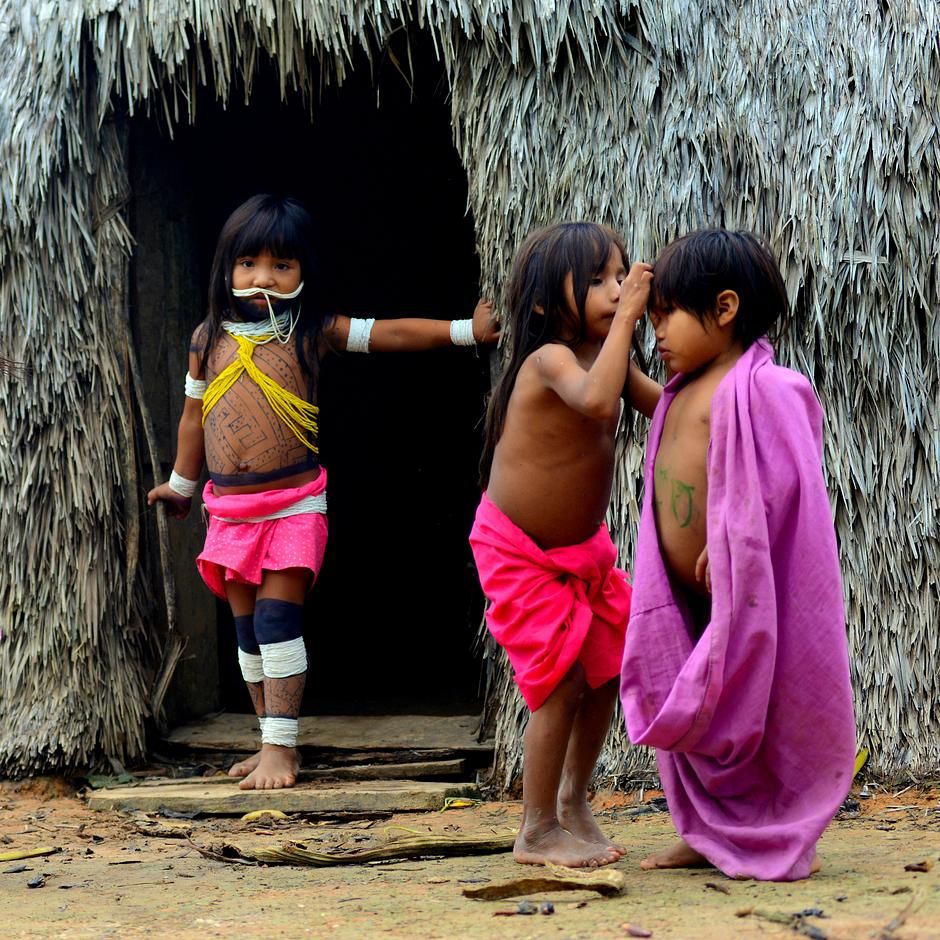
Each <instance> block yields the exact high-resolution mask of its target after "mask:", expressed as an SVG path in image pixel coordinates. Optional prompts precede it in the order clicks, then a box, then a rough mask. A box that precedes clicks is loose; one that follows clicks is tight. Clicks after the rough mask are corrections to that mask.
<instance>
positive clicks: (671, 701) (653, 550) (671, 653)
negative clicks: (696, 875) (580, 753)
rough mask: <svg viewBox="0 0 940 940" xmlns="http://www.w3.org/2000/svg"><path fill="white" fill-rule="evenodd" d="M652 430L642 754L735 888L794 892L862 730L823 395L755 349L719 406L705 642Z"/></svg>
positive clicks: (640, 650)
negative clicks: (661, 485)
mask: <svg viewBox="0 0 940 940" xmlns="http://www.w3.org/2000/svg"><path fill="white" fill-rule="evenodd" d="M683 381H684V377H683V376H681V375H678V376H676V377H675V378H674V379H673V380H672V381H671V382H670V383H669V384H668V385H667V386H666V388H665V390H664V393H663V397H662V401H661V402H660V404H659V407H658V409H657V411H656V413H655V415H654V416H653V424H652V427H651V429H650V436H649V445H648V453H647V460H646V473H645V483H646V495H645V500H644V505H643V514H642V518H641V522H640V534H639V540H638V544H637V557H636V572H635V581H634V588H633V606H632V611H631V618H630V625H629V629H628V630H627V636H626V646H625V649H624V659H623V669H622V672H621V688H620V694H621V700H622V702H623V709H624V716H625V720H626V726H627V732H628V734H629V736H630V740H631V741H633V742H634V743H635V744H644V745H649V746H652V747H654V748H656V749H657V755H656V756H657V759H658V763H659V771H660V776H661V778H662V783H663V789H664V791H665V794H666V799H667V801H668V804H669V809H670V811H671V813H672V818H673V821H674V823H675V826H676V829H677V830H678V832H679V834H680V835H681V836H682V838H683V839H684V840H685V841H686V842H687V843H688V844H689V845H690V846H691V847H692V848H693V849H695V850H696V851H697V852H700V853H701V854H702V855H704V856H705V857H706V858H707V859H708V860H709V861H710V862H711V863H712V864H714V865H715V866H717V867H718V868H720V869H721V870H722V871H723V872H724V873H725V874H726V875H728V876H730V877H732V878H736V877H751V878H759V879H763V880H771V881H792V880H796V879H799V878H805V877H807V876H808V875H809V874H810V867H811V865H812V861H813V857H814V854H815V846H816V842H817V840H818V839H819V836H820V834H821V833H822V831H823V830H824V829H825V828H826V826H827V825H828V823H829V822H830V820H831V819H832V817H833V816H834V814H835V812H836V811H837V809H838V807H839V805H840V804H841V802H842V800H843V799H844V798H845V796H846V794H847V793H848V790H849V787H850V784H851V782H852V772H853V765H854V757H855V725H854V718H853V712H852V691H851V686H850V683H849V665H848V652H847V644H846V632H845V614H844V607H843V600H842V579H841V573H840V569H839V558H838V551H837V547H836V540H835V532H834V529H833V524H832V514H831V509H830V506H829V498H828V495H827V492H826V487H825V483H824V480H823V475H822V471H821V467H820V464H821V452H822V411H821V409H820V407H819V403H818V401H817V400H816V396H815V394H814V393H813V390H812V388H811V386H810V384H809V382H808V381H807V380H806V379H805V378H804V377H803V376H801V375H799V374H798V373H796V372H792V371H790V370H789V369H784V368H782V367H780V366H777V365H775V364H774V362H773V350H772V349H771V347H770V345H769V343H767V342H766V341H765V340H760V341H758V342H757V343H755V344H754V345H752V346H751V347H750V348H749V349H748V350H747V352H745V354H744V355H743V356H742V357H741V358H740V359H739V360H738V362H737V363H736V364H735V366H734V368H733V369H732V370H731V371H730V372H729V373H728V375H726V376H725V377H724V379H723V380H722V381H721V383H720V385H719V386H718V388H717V390H716V391H715V394H714V397H713V399H712V404H711V438H710V443H709V449H708V458H707V461H708V506H707V521H708V553H709V561H710V564H711V580H712V613H711V621H710V622H709V624H708V625H707V626H706V628H705V631H704V633H703V634H702V636H701V638H700V639H699V640H698V641H697V642H695V641H694V640H693V639H692V629H691V626H692V625H691V619H690V617H689V613H688V609H687V607H686V604H685V601H684V599H683V596H682V592H681V591H679V590H674V588H673V586H672V584H671V583H670V579H669V576H668V574H667V572H666V569H665V567H664V564H663V559H662V555H661V553H660V549H659V537H658V534H657V527H656V519H655V517H654V511H653V468H654V465H655V461H656V454H657V451H658V448H659V443H660V440H661V437H662V432H663V424H664V421H665V417H666V412H667V411H668V409H669V406H670V403H671V402H672V399H673V398H674V397H675V394H676V392H677V391H678V390H679V389H680V388H681V386H682V383H683Z"/></svg>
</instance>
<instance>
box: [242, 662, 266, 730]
mask: <svg viewBox="0 0 940 940" xmlns="http://www.w3.org/2000/svg"><path fill="white" fill-rule="evenodd" d="M238 665H239V666H241V670H242V678H243V679H244V680H245V682H264V666H263V665H262V663H261V656H260V655H259V654H258V653H246V652H245V651H244V650H239V651H238ZM262 730H264V729H262Z"/></svg>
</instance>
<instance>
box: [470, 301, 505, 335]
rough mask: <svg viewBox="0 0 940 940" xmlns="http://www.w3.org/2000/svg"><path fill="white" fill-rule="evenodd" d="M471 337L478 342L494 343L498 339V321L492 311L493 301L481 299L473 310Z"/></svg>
mask: <svg viewBox="0 0 940 940" xmlns="http://www.w3.org/2000/svg"><path fill="white" fill-rule="evenodd" d="M473 338H474V339H475V340H476V341H477V342H478V343H486V344H488V343H495V342H496V340H498V339H499V321H498V320H497V319H496V315H495V314H494V313H493V301H492V300H481V301H479V303H477V305H476V309H475V310H474V311H473Z"/></svg>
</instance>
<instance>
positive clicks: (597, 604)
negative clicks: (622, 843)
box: [470, 222, 659, 866]
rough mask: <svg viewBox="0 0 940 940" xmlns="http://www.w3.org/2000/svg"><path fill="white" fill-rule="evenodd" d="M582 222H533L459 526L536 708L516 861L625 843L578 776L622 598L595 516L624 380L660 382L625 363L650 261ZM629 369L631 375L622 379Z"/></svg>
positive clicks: (613, 655) (587, 856) (617, 633)
mask: <svg viewBox="0 0 940 940" xmlns="http://www.w3.org/2000/svg"><path fill="white" fill-rule="evenodd" d="M625 259H626V254H625V252H624V249H623V245H622V243H621V241H620V239H619V238H618V237H617V236H616V235H615V234H614V233H613V232H612V231H611V230H610V229H608V228H606V227H604V226H601V225H595V224H592V223H587V222H573V223H561V224H557V225H552V226H549V227H548V228H545V229H541V230H539V231H536V232H534V233H532V234H531V235H530V236H529V237H528V238H527V239H526V241H525V243H524V244H523V245H522V247H521V248H520V250H519V252H518V254H517V256H516V259H515V262H514V264H513V268H512V272H511V275H510V279H509V285H508V292H507V293H508V299H507V304H508V310H509V316H510V318H511V322H512V342H513V351H512V355H511V358H510V361H509V363H508V365H507V367H506V371H505V373H504V375H503V377H502V379H501V381H500V383H499V385H498V387H497V388H496V390H495V392H494V394H493V398H492V401H491V403H490V406H489V410H488V413H487V420H486V440H485V444H484V452H483V460H482V465H481V468H482V483H483V487H484V494H483V498H482V501H481V503H480V506H479V508H478V510H477V514H476V520H475V522H474V526H473V530H472V532H471V534H470V543H471V545H472V547H473V553H474V557H475V559H476V563H477V569H478V573H479V576H480V582H481V584H482V587H483V592H484V594H485V595H486V596H487V598H488V600H489V607H488V609H487V612H486V619H487V624H488V626H489V629H490V631H491V633H492V634H493V636H494V638H495V639H496V640H497V642H498V643H499V644H500V645H501V646H502V647H503V648H504V649H505V650H506V652H507V654H508V656H509V660H510V662H511V664H512V666H513V670H514V675H515V680H516V682H517V684H518V686H519V690H520V691H521V693H522V695H523V698H524V699H525V701H526V704H527V705H528V707H529V709H530V711H531V714H530V716H529V723H528V726H527V728H526V732H525V740H524V759H523V783H522V787H523V793H522V796H523V819H522V825H521V828H520V831H519V836H518V838H517V839H516V843H515V848H514V855H515V858H516V860H517V861H519V862H524V863H547V862H552V863H555V864H561V865H568V866H593V865H605V864H608V863H610V862H613V861H616V860H617V859H618V858H620V856H621V854H622V851H621V850H620V849H619V848H618V847H617V846H615V845H614V844H613V843H612V842H611V841H610V840H609V839H607V838H606V837H605V836H604V834H603V833H602V832H601V830H600V828H599V827H598V825H597V823H596V821H595V820H594V817H593V815H592V813H591V810H590V807H589V805H588V802H587V789H588V785H589V783H590V779H591V775H592V773H593V771H594V765H595V763H596V761H597V756H598V754H599V752H600V748H601V747H602V745H603V742H604V738H605V736H606V734H607V732H608V730H609V728H610V722H611V717H612V715H613V708H614V703H615V701H616V694H617V690H616V682H615V677H616V676H617V674H618V671H619V668H620V661H621V654H622V650H623V637H624V630H625V628H626V623H627V617H628V614H629V610H630V587H629V585H628V584H627V580H626V576H625V573H624V572H623V571H621V570H619V569H617V568H615V567H614V563H615V561H616V556H617V551H616V548H615V547H614V544H613V542H612V541H611V539H610V535H609V533H608V531H607V527H606V525H605V524H604V517H605V514H606V512H607V507H608V503H609V501H610V490H611V484H612V480H613V472H614V447H615V435H616V431H617V426H618V423H619V419H620V407H621V395H622V394H623V392H624V391H625V389H626V388H629V391H630V397H631V400H632V401H634V402H635V403H636V406H637V407H638V408H640V410H644V411H646V412H647V413H648V414H651V413H652V409H653V407H654V406H655V402H656V398H657V397H658V391H659V389H658V386H657V385H656V383H654V382H652V381H651V380H649V379H647V378H646V377H645V376H643V375H642V374H641V373H640V372H639V371H638V370H636V369H632V368H630V345H631V340H632V337H633V333H634V329H635V326H636V323H637V320H638V319H639V318H640V317H642V316H643V314H644V312H645V310H646V301H647V295H648V293H649V282H650V277H651V275H650V266H649V265H647V264H639V263H638V264H634V265H633V267H632V268H631V269H630V273H629V274H627V271H626V260H625ZM628 376H629V381H628Z"/></svg>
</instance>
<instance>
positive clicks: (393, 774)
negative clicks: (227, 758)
mask: <svg viewBox="0 0 940 940" xmlns="http://www.w3.org/2000/svg"><path fill="white" fill-rule="evenodd" d="M466 769H467V762H466V761H465V760H463V759H460V758H458V759H456V760H439V761H421V762H416V763H410V764H352V765H349V766H345V767H327V768H324V769H319V768H316V769H307V768H305V767H301V769H300V773H299V774H298V775H297V779H298V780H299V781H300V782H301V783H304V782H307V781H313V780H428V779H435V780H440V779H444V778H448V777H449V778H459V777H460V776H462V775H463V774H464V773H465V772H466ZM232 781H233V778H232V777H228V776H225V775H223V774H219V775H217V776H214V777H160V778H157V779H153V780H141V781H140V782H139V783H135V784H134V786H135V787H170V786H182V785H190V784H194V783H198V784H200V785H204V786H216V785H218V784H223V783H232ZM235 782H237V780H236V781H235Z"/></svg>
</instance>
